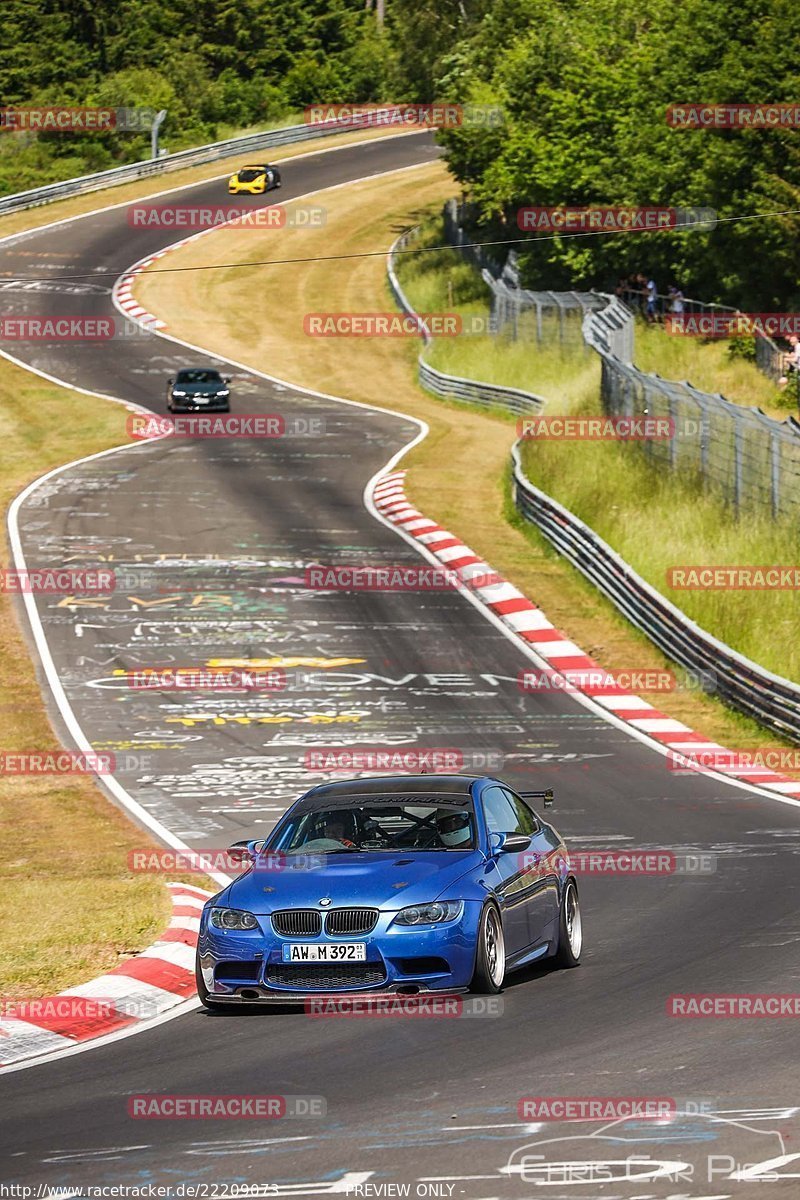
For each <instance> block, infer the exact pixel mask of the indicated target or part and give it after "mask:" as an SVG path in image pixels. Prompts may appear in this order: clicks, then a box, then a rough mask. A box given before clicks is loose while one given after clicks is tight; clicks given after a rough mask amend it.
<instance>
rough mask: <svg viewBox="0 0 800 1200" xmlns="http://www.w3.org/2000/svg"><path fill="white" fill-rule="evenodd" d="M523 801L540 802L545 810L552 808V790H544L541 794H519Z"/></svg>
mask: <svg viewBox="0 0 800 1200" xmlns="http://www.w3.org/2000/svg"><path fill="white" fill-rule="evenodd" d="M520 796H522V799H523V800H542V801H543V802H544V807H545V808H552V807H553V803H554V800H553V789H552V788H545V790H544V791H543V792H520Z"/></svg>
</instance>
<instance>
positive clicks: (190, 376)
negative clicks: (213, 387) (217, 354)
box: [175, 367, 222, 383]
mask: <svg viewBox="0 0 800 1200" xmlns="http://www.w3.org/2000/svg"><path fill="white" fill-rule="evenodd" d="M175 382H176V383H222V376H221V375H220V373H219V371H209V370H207V369H205V368H201V367H196V368H193V369H191V370H186V371H178V374H177V375H176V376H175Z"/></svg>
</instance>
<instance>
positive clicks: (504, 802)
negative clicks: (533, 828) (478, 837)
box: [482, 784, 526, 833]
mask: <svg viewBox="0 0 800 1200" xmlns="http://www.w3.org/2000/svg"><path fill="white" fill-rule="evenodd" d="M482 803H483V813H484V816H485V817H486V828H487V829H488V830H489V833H522V832H526V831H523V830H522V829H520V827H519V817H518V815H517V811H516V809H515V808H514V804H513V802H512V799H511V794H510V793H509V792H507V791H506V789H505V788H502V787H499V786H498V785H496V784H493V785H492V786H491V787H488V788H486V789H485V791H484V793H483V796H482Z"/></svg>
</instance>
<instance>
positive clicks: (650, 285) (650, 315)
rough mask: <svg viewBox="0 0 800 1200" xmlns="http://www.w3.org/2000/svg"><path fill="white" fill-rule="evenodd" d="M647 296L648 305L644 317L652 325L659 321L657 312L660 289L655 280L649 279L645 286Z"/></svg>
mask: <svg viewBox="0 0 800 1200" xmlns="http://www.w3.org/2000/svg"><path fill="white" fill-rule="evenodd" d="M645 295H646V296H647V305H646V307H645V310H644V315H645V316H646V317H647V320H648V321H649V322H650V324H651V325H653V324H655V322H656V321H657V320H658V312H657V311H656V308H657V304H658V287H657V286H656V282H655V280H654V279H648V280H647V283H646V285H645Z"/></svg>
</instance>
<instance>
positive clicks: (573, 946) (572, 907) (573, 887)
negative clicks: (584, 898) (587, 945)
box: [554, 879, 583, 967]
mask: <svg viewBox="0 0 800 1200" xmlns="http://www.w3.org/2000/svg"><path fill="white" fill-rule="evenodd" d="M582 949H583V921H582V919H581V902H580V900H579V898H578V885H577V883H576V882H575V880H574V879H568V880H567V886H566V888H565V889H564V899H563V900H562V902H561V913H560V916H559V921H558V950H557V951H556V953H555V956H554V958H555V963H556V966H559V967H577V965H578V963H579V962H580V961H581V950H582Z"/></svg>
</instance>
